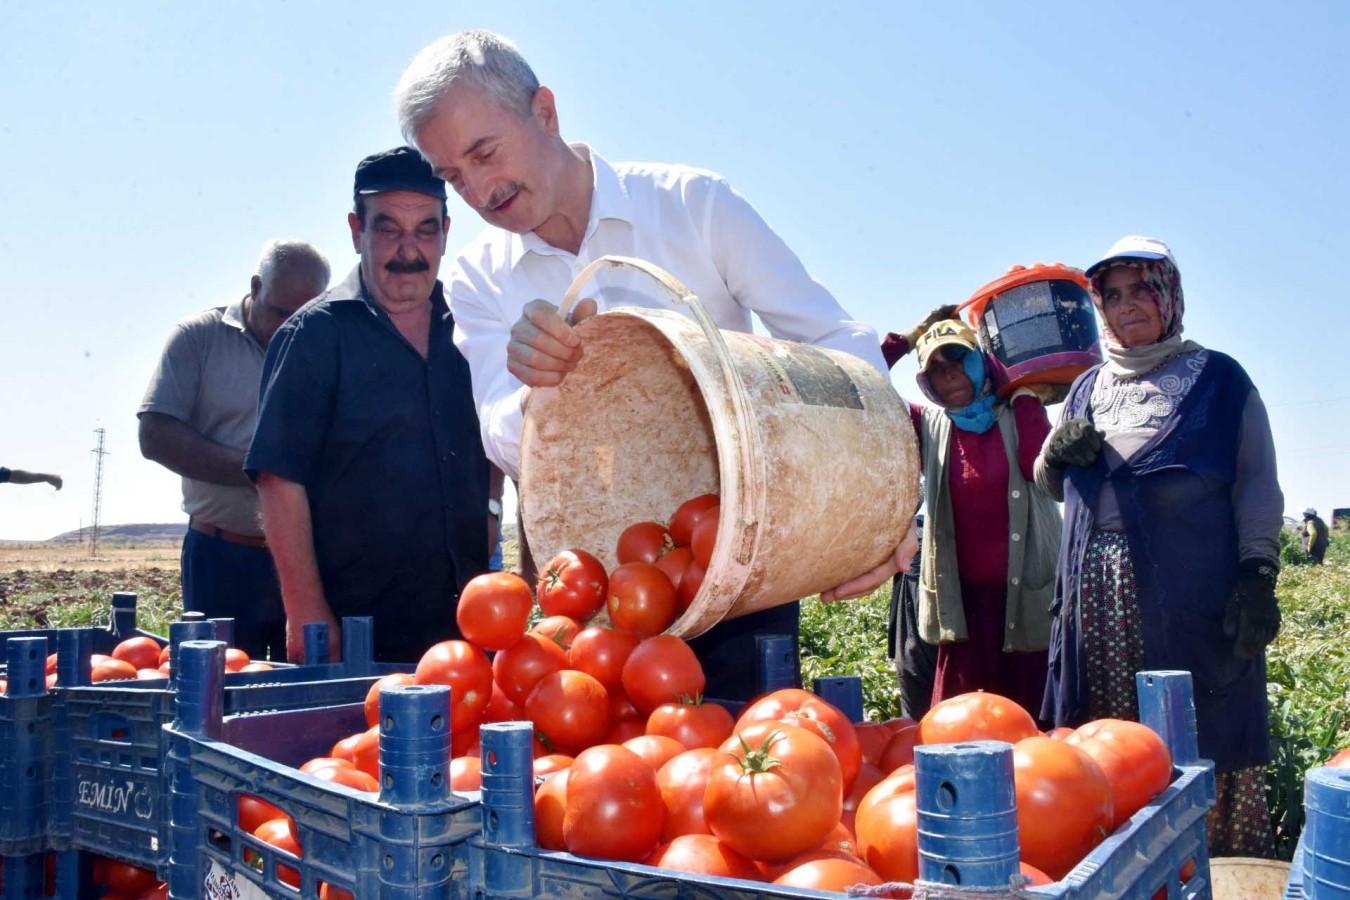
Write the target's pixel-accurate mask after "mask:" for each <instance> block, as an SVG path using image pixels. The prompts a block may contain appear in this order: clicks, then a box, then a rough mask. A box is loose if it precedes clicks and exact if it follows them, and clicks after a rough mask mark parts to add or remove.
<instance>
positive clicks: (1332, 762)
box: [1326, 747, 1350, 769]
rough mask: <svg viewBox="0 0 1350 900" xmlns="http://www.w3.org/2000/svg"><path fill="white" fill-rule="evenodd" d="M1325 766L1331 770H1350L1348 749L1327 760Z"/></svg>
mask: <svg viewBox="0 0 1350 900" xmlns="http://www.w3.org/2000/svg"><path fill="white" fill-rule="evenodd" d="M1326 765H1327V766H1329V767H1330V768H1333V769H1350V747H1346V748H1345V749H1344V750H1342V751H1341V752H1340V753H1337V754H1336V755H1335V756H1333V757H1332V758H1331V759H1329V760H1327V761H1326Z"/></svg>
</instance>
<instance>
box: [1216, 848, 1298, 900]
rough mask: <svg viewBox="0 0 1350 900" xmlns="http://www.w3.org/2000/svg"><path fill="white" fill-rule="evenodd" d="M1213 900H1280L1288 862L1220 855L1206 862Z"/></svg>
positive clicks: (1285, 880) (1287, 870)
mask: <svg viewBox="0 0 1350 900" xmlns="http://www.w3.org/2000/svg"><path fill="white" fill-rule="evenodd" d="M1209 879H1210V884H1211V886H1212V887H1211V890H1212V892H1213V896H1214V900H1280V898H1281V897H1283V896H1284V886H1285V883H1286V882H1287V881H1288V880H1289V863H1287V862H1281V861H1279V860H1277V859H1251V858H1249V857H1246V856H1220V857H1211V858H1210V860H1209Z"/></svg>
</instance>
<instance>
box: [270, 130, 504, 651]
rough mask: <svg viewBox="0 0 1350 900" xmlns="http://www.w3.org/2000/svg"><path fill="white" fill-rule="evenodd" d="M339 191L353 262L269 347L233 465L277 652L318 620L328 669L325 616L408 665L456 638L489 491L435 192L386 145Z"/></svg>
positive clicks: (444, 222) (402, 154) (488, 542)
mask: <svg viewBox="0 0 1350 900" xmlns="http://www.w3.org/2000/svg"><path fill="white" fill-rule="evenodd" d="M354 193H355V198H354V205H355V209H354V211H353V212H352V213H351V214H350V215H349V216H348V222H349V224H350V226H351V232H352V244H353V246H354V247H355V248H356V251H357V253H359V254H360V256H361V262H360V264H359V265H358V266H357V267H356V269H355V270H354V271H353V272H352V274H351V275H350V276H349V277H348V278H347V280H346V281H345V282H344V283H343V284H341V285H340V286H338V287H336V288H333V289H331V290H329V291H327V292H326V293H324V294H322V295H320V296H319V297H318V298H316V299H315V300H313V301H312V302H310V303H309V304H307V305H306V306H305V307H304V308H302V309H301V310H300V311H299V312H298V313H296V314H295V315H294V316H293V317H292V318H291V319H290V320H289V321H288V322H287V323H286V324H285V325H284V326H283V327H282V328H281V330H280V331H278V332H277V335H276V337H275V338H273V340H272V344H271V346H270V347H269V349H268V352H267V359H266V362H265V363H264V367H263V379H262V394H261V400H260V405H259V410H258V424H257V429H256V431H255V432H254V436H253V443H252V446H251V447H250V448H249V452H248V457H247V459H246V461H245V470H246V471H247V472H248V474H249V477H251V478H253V479H254V480H255V481H256V482H257V485H258V494H259V496H260V498H261V500H262V509H263V525H264V529H265V531H266V534H267V543H268V546H269V547H270V548H271V550H272V556H273V558H274V559H275V560H276V567H277V575H278V576H279V578H280V581H281V590H282V599H283V601H284V603H285V607H286V632H287V633H286V649H287V656H288V657H289V658H290V659H292V660H299V659H301V658H303V654H304V647H303V633H304V628H303V626H304V625H305V624H308V623H310V622H325V623H327V624H328V626H329V635H330V647H331V650H330V653H332V654H334V658H337V656H336V654H340V652H341V651H340V648H339V647H338V646H337V641H336V638H337V637H338V635H339V632H338V627H337V625H338V622H337V620H338V618H339V617H342V616H360V615H369V616H373V617H374V618H375V635H374V637H375V655H376V658H378V659H381V660H389V661H404V662H406V661H415V660H416V659H417V658H418V657H420V656H421V654H422V652H423V651H425V650H426V648H427V647H429V646H430V645H431V644H433V643H435V642H437V641H441V640H445V639H448V638H452V637H457V636H458V629H457V628H456V625H455V606H456V603H457V601H458V597H459V591H460V590H461V589H462V588H463V586H464V585H465V583H467V582H468V580H469V579H470V578H472V577H474V576H475V575H478V574H480V573H482V572H485V571H487V568H488V557H489V556H490V554H491V548H492V546H493V545H495V543H496V524H497V523H496V521H495V518H490V517H489V510H488V505H489V499H490V498H491V499H497V498H498V493H499V492H500V484H501V481H500V475H499V473H498V474H497V477H496V478H495V479H494V478H493V477H492V473H491V472H490V466H489V464H488V461H487V459H486V457H485V456H484V454H483V448H482V443H481V439H480V437H479V429H478V417H477V414H476V412H475V409H474V403H473V396H472V394H471V392H470V389H469V369H468V365H467V364H466V363H465V361H464V358H463V356H461V355H460V353H459V351H458V350H456V349H455V346H454V343H453V342H452V341H451V336H452V334H453V331H454V320H453V319H452V318H451V316H450V312H449V310H448V308H447V306H446V303H445V298H444V295H443V293H442V288H441V282H440V281H438V280H437V273H438V271H439V269H440V262H441V256H442V254H444V253H445V246H446V234H447V232H448V231H449V227H450V219H449V217H448V216H447V214H446V206H445V184H444V182H443V181H441V180H440V179H439V178H436V177H435V176H434V175H433V174H432V172H431V168H430V166H428V165H427V164H426V163H425V162H424V161H423V160H422V159H421V157H420V156H418V155H417V153H416V152H415V151H413V150H411V149H409V148H407V147H400V148H398V149H395V150H391V151H388V152H385V153H379V154H375V155H374V156H370V157H367V158H366V159H364V160H362V161H361V163H360V164H359V165H358V166H357V169H356V183H355V191H354ZM490 485H491V486H490ZM493 487H495V491H493V489H492V488H493ZM497 508H498V509H499V508H500V507H497Z"/></svg>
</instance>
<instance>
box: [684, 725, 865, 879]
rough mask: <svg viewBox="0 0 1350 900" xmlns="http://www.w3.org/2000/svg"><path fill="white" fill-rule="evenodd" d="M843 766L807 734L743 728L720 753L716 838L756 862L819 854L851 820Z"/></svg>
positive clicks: (713, 811) (714, 782)
mask: <svg viewBox="0 0 1350 900" xmlns="http://www.w3.org/2000/svg"><path fill="white" fill-rule="evenodd" d="M842 781H843V779H842V777H841V775H840V771H839V758H838V757H837V756H835V754H834V751H833V750H831V749H830V746H829V744H827V743H825V741H824V740H823V739H821V738H820V737H818V736H817V735H816V734H815V733H813V732H811V731H809V730H808V729H805V728H792V727H790V726H785V725H783V724H782V723H781V722H778V721H769V720H766V721H759V722H752V723H750V724H749V725H746V726H743V727H741V726H738V729H737V732H736V734H734V735H732V736H731V737H730V738H728V739H727V740H726V742H725V743H723V744H722V746H721V747H720V748H718V751H717V756H716V757H715V758H714V759H713V765H712V771H711V772H709V774H708V788H707V790H706V792H705V793H704V795H703V817H704V820H705V821H706V822H707V823H708V830H709V831H710V832H712V834H713V835H715V836H716V837H718V838H719V839H721V840H723V841H725V842H726V843H727V844H730V845H731V846H732V847H734V848H735V849H736V850H738V851H740V852H741V853H743V854H745V855H746V856H748V857H750V858H751V859H754V860H765V861H767V862H782V861H785V860H788V859H791V858H792V857H794V856H796V855H797V854H799V853H804V852H806V851H807V850H813V849H815V848H816V847H819V846H820V844H821V842H822V841H824V840H825V837H826V835H828V834H829V833H830V831H831V830H832V829H833V828H834V826H835V825H836V824H837V823H838V822H839V817H840V814H841V813H842V812H843V793H842V790H841V786H842Z"/></svg>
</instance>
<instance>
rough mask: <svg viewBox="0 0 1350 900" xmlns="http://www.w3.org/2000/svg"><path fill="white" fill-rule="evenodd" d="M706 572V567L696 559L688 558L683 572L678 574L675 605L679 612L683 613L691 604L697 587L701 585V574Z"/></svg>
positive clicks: (696, 593) (696, 594) (696, 592)
mask: <svg viewBox="0 0 1350 900" xmlns="http://www.w3.org/2000/svg"><path fill="white" fill-rule="evenodd" d="M707 573H708V572H707V569H705V568H704V567H703V566H700V565H699V564H698V560H690V562H689V565H688V566H686V567H685V569H684V574H683V575H682V576H680V587H679V590H678V591H677V593H676V597H675V601H676V602H675V607H676V609H677V610H678V611H679V612H681V613H683V612H684V611H685V610H686V609H688V608H689V607H690V606H691V605H693V602H694V598H695V597H696V596H698V589H699V588H701V587H703V576H705V575H706V574H707Z"/></svg>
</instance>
